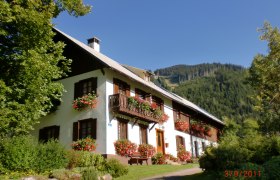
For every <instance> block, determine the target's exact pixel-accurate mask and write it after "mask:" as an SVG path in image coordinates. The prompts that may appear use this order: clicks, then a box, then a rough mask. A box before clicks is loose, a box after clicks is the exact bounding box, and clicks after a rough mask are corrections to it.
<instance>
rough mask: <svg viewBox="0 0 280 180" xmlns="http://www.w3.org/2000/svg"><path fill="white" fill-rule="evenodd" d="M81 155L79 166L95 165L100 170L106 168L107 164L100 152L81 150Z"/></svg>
mask: <svg viewBox="0 0 280 180" xmlns="http://www.w3.org/2000/svg"><path fill="white" fill-rule="evenodd" d="M79 154H80V157H79V163H78V166H79V167H90V166H93V167H95V168H96V169H97V170H99V171H103V170H104V166H105V163H106V161H105V159H104V157H103V156H102V155H100V154H94V153H92V152H87V151H81V152H79Z"/></svg>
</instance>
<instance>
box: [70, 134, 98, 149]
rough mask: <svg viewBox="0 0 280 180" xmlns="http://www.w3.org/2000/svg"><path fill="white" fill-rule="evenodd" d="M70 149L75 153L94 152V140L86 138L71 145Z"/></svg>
mask: <svg viewBox="0 0 280 180" xmlns="http://www.w3.org/2000/svg"><path fill="white" fill-rule="evenodd" d="M72 149H74V150H75V151H95V149H96V142H95V140H94V139H92V138H90V137H87V138H85V139H80V140H78V141H74V142H73V143H72Z"/></svg>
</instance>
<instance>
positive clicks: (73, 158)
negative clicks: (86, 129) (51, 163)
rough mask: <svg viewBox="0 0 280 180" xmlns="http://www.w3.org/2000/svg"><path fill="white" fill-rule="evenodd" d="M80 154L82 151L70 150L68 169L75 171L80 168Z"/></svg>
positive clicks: (68, 153)
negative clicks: (74, 169)
mask: <svg viewBox="0 0 280 180" xmlns="http://www.w3.org/2000/svg"><path fill="white" fill-rule="evenodd" d="M80 152H82V151H74V150H70V151H68V152H67V159H68V165H67V168H68V169H73V168H75V167H78V166H79V163H80V157H81V153H80Z"/></svg>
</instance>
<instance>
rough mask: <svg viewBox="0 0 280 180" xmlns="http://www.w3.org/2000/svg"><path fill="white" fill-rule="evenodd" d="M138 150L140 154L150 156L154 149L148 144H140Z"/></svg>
mask: <svg viewBox="0 0 280 180" xmlns="http://www.w3.org/2000/svg"><path fill="white" fill-rule="evenodd" d="M138 152H139V153H140V154H141V156H147V157H152V156H153V155H154V154H155V152H156V149H155V147H154V146H152V145H150V144H140V145H139V147H138Z"/></svg>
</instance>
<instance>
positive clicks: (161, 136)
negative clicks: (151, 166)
mask: <svg viewBox="0 0 280 180" xmlns="http://www.w3.org/2000/svg"><path fill="white" fill-rule="evenodd" d="M156 138H157V152H158V153H159V152H160V153H163V154H164V153H165V152H164V132H163V131H162V130H158V129H156Z"/></svg>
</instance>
